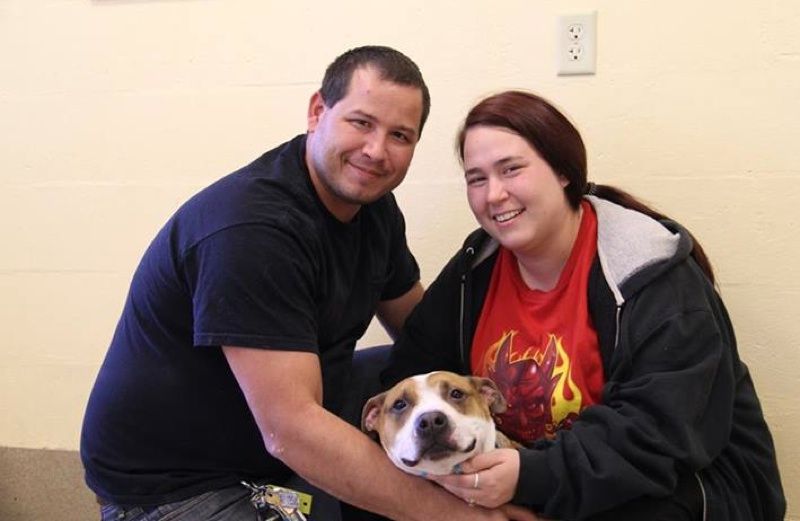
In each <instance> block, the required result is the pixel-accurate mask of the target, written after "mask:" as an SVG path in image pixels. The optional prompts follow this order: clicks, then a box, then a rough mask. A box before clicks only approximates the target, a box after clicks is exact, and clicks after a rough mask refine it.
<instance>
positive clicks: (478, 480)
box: [472, 472, 481, 488]
mask: <svg viewBox="0 0 800 521" xmlns="http://www.w3.org/2000/svg"><path fill="white" fill-rule="evenodd" d="M480 481H481V478H480V475H479V474H478V473H477V472H476V473H475V482H474V483H473V484H472V488H478V483H480Z"/></svg>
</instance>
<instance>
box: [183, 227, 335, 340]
mask: <svg viewBox="0 0 800 521" xmlns="http://www.w3.org/2000/svg"><path fill="white" fill-rule="evenodd" d="M304 236H305V237H310V236H312V234H310V233H309V234H303V233H302V231H300V230H297V231H293V230H291V229H290V228H289V227H283V226H268V225H240V226H234V227H231V228H227V229H225V230H222V231H219V232H217V233H215V234H213V235H211V236H209V237H207V238H205V239H203V240H202V241H201V242H200V243H199V244H198V245H196V246H195V247H194V248H193V249H192V251H191V252H190V253H189V254H188V255H187V256H186V259H185V260H184V274H185V277H186V279H187V284H188V286H189V288H190V291H191V292H192V303H193V310H194V311H193V313H194V343H195V345H233V346H244V347H269V348H274V349H291V350H303V351H315V350H316V348H317V333H316V332H317V317H316V312H315V310H316V303H315V302H316V298H317V297H316V295H315V290H316V287H317V284H316V283H315V280H316V273H317V270H318V266H317V265H316V263H317V261H316V259H318V258H319V252H315V251H314V246H313V243H312V242H309V241H308V239H304V238H303V237H304Z"/></svg>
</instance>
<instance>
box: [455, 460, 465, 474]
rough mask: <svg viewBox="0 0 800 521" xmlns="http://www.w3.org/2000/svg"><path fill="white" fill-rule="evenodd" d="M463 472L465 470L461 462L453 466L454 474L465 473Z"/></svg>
mask: <svg viewBox="0 0 800 521" xmlns="http://www.w3.org/2000/svg"><path fill="white" fill-rule="evenodd" d="M463 473H464V471H463V470H461V463H456V464H455V465H454V466H453V474H463Z"/></svg>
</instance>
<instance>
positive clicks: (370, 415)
mask: <svg viewBox="0 0 800 521" xmlns="http://www.w3.org/2000/svg"><path fill="white" fill-rule="evenodd" d="M385 400H386V393H385V392H383V393H381V394H378V395H375V396H373V397H372V398H370V399H369V400H367V403H365V404H364V408H363V409H361V430H362V431H364V432H375V431H376V430H377V428H378V417H379V416H380V414H381V409H382V408H383V402H384V401H385Z"/></svg>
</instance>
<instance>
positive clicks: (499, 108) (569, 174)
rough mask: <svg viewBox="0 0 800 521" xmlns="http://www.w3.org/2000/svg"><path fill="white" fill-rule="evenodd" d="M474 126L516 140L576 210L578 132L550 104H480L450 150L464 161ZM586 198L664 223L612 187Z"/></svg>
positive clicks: (699, 251) (493, 99) (700, 257)
mask: <svg viewBox="0 0 800 521" xmlns="http://www.w3.org/2000/svg"><path fill="white" fill-rule="evenodd" d="M475 126H486V127H500V128H505V129H508V130H511V131H512V132H514V133H515V134H517V135H519V136H520V137H522V138H523V139H524V140H525V141H527V142H528V144H529V145H530V146H531V147H532V148H533V149H534V150H535V151H536V152H537V153H538V154H539V156H541V158H542V159H544V160H545V161H546V162H547V164H548V165H550V168H552V169H553V172H555V173H556V174H558V175H560V176H562V177H564V178H565V179H567V180H568V181H569V183H568V184H567V186H566V187H565V188H564V192H565V193H566V196H567V200H568V201H569V204H570V206H572V208H574V209H576V210H577V209H578V206H579V205H580V202H581V199H582V198H583V195H584V194H585V193H586V192H587V185H588V183H587V180H586V177H587V166H586V147H585V146H584V144H583V139H582V138H581V135H580V132H578V129H576V128H575V126H574V125H573V124H572V123H571V122H570V121H569V120H568V119H567V117H566V116H564V114H562V113H561V112H560V111H559V110H558V109H556V108H555V107H554V106H553V105H552V104H551V103H550V102H548V101H547V100H545V99H544V98H542V97H540V96H537V95H536V94H533V93H530V92H524V91H506V92H501V93H499V94H495V95H493V96H489V97H488V98H485V99H483V100H482V101H480V102H479V103H478V104H477V105H475V106H474V107H473V108H472V110H470V111H469V113H468V114H467V117H466V119H465V120H464V124H463V125H462V127H461V129H460V130H459V132H458V137H457V142H456V148H457V150H458V156H459V158H460V159H461V161H462V162H463V160H464V139H465V138H466V135H467V131H469V129H470V128H472V127H475ZM591 193H592V194H593V195H596V196H598V197H600V198H602V199H607V200H609V201H611V202H613V203H616V204H619V205H620V206H624V207H626V208H630V209H632V210H636V211H638V212H641V213H643V214H645V215H649V216H650V217H652V218H654V219H657V220H664V219H668V217H667V216H665V215H664V214H662V213H659V212H657V211H656V210H654V209H652V208H650V207H649V206H647V205H646V204H644V203H643V202H642V201H640V200H638V199H637V198H635V197H634V196H632V195H631V194H629V193H627V192H625V191H624V190H620V189H619V188H616V187H614V186H610V185H601V184H592V186H591ZM689 236H690V237H691V238H692V241H693V243H694V246H693V248H692V257H694V259H695V261H697V263H698V264H699V265H700V268H702V270H703V272H705V274H706V276H708V278H709V279H710V280H711V283H712V284H713V283H714V270H713V269H712V267H711V263H710V262H709V260H708V257H707V256H706V254H705V252H704V251H703V247H702V246H701V245H700V243H699V242H698V241H697V239H695V237H694V235H692V233H691V232H689Z"/></svg>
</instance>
